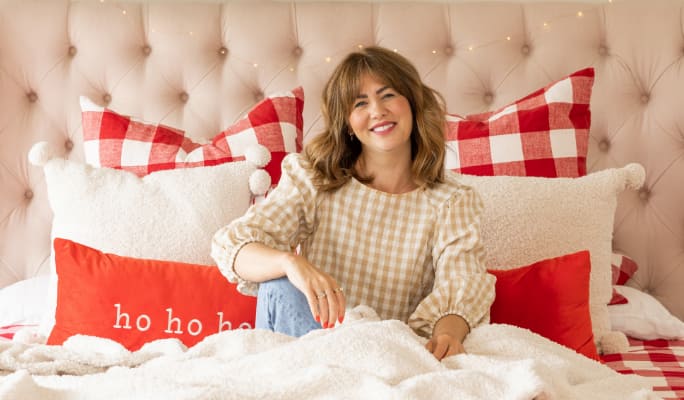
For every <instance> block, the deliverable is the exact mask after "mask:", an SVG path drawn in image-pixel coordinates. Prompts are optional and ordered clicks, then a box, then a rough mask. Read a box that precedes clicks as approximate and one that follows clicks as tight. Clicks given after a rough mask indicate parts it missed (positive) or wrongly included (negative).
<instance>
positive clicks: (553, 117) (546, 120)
mask: <svg viewBox="0 0 684 400" xmlns="http://www.w3.org/2000/svg"><path fill="white" fill-rule="evenodd" d="M593 83H594V70H593V68H586V69H583V70H580V71H577V72H575V73H573V74H570V75H569V76H567V77H565V78H563V79H560V80H558V81H556V82H553V83H551V84H549V85H547V86H545V87H544V88H541V89H539V90H537V91H535V92H533V93H530V94H529V95H527V96H525V97H523V98H521V99H519V100H516V101H515V102H513V103H510V104H508V105H505V106H503V107H501V108H499V109H497V110H495V111H490V112H486V113H482V114H474V115H468V116H466V117H462V116H459V115H456V114H448V115H447V157H446V167H447V168H448V169H451V170H454V171H456V172H461V173H464V174H470V175H486V176H492V175H513V176H539V177H551V178H555V177H579V176H584V175H586V173H587V168H586V157H587V150H588V141H589V127H590V123H591V111H590V109H589V101H590V98H591V92H592V86H593Z"/></svg>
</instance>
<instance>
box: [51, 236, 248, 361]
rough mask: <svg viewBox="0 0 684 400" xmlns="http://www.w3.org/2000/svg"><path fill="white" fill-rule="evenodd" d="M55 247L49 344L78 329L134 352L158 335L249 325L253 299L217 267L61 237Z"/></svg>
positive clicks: (191, 339)
mask: <svg viewBox="0 0 684 400" xmlns="http://www.w3.org/2000/svg"><path fill="white" fill-rule="evenodd" d="M54 250H55V264H56V267H57V274H58V276H59V283H58V288H57V311H56V313H55V320H56V322H55V326H54V328H53V329H52V332H51V333H50V336H49V338H48V342H47V343H48V344H57V345H58V344H62V343H63V342H64V341H65V340H66V339H68V338H69V337H71V336H72V335H76V334H82V335H91V336H98V337H104V338H109V339H113V340H115V341H117V342H119V343H121V344H122V345H123V346H125V347H126V348H127V349H129V350H132V351H133V350H137V349H139V348H140V347H141V346H142V345H144V344H145V343H147V342H150V341H152V340H155V339H161V338H178V339H179V340H181V341H182V342H183V343H184V344H185V345H186V346H192V345H193V344H195V343H197V342H199V341H200V340H202V339H203V338H204V337H205V336H208V335H211V334H213V333H217V332H220V331H224V330H229V329H239V328H247V329H250V328H252V327H253V326H254V313H255V310H256V298H255V297H251V296H243V295H241V294H240V293H238V292H237V290H236V288H235V285H234V284H231V283H229V282H228V281H227V280H226V278H225V277H224V276H223V275H221V273H220V272H219V270H218V268H217V267H215V266H204V265H194V264H185V263H179V262H169V261H156V260H147V259H136V258H131V257H121V256H117V255H114V254H105V253H102V252H100V251H98V250H95V249H93V248H90V247H86V246H83V245H81V244H78V243H75V242H72V241H70V240H66V239H60V238H57V239H55V242H54Z"/></svg>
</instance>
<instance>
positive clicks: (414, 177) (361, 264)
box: [212, 47, 494, 360]
mask: <svg viewBox="0 0 684 400" xmlns="http://www.w3.org/2000/svg"><path fill="white" fill-rule="evenodd" d="M443 103H444V102H443V100H442V98H441V96H440V95H439V94H438V93H437V92H435V91H434V90H432V89H430V88H429V87H427V86H426V85H425V84H423V83H422V81H421V79H420V76H419V74H418V72H417V71H416V69H415V67H414V66H413V65H412V64H411V63H410V62H409V61H408V60H407V59H406V58H404V57H403V56H401V55H399V54H397V53H396V52H392V51H390V50H387V49H383V48H380V47H368V48H365V49H363V50H361V51H358V52H355V53H352V54H350V55H349V56H347V57H346V58H345V59H344V60H343V61H342V63H341V64H340V65H339V66H337V68H336V69H335V71H334V72H333V74H332V77H331V78H330V80H329V81H328V83H327V85H326V86H325V88H324V91H323V103H322V114H323V118H324V119H325V124H326V129H325V131H324V132H322V133H321V134H320V135H317V136H316V137H315V138H313V139H312V140H311V141H310V142H309V143H308V144H307V146H306V148H305V151H304V153H303V154H291V155H288V156H287V157H286V158H285V159H284V160H283V163H282V169H283V175H282V178H281V180H280V182H279V185H278V187H277V188H276V189H275V190H274V191H273V192H272V193H271V194H269V196H268V197H267V198H266V200H265V201H263V202H262V203H260V204H258V205H256V206H253V207H252V208H251V209H250V210H249V211H248V212H247V213H246V214H245V216H243V217H242V218H239V219H237V220H235V221H234V222H232V223H231V224H229V225H228V226H226V227H224V228H222V229H221V230H219V231H218V232H217V233H216V235H215V237H214V239H213V243H212V256H213V257H214V259H215V260H216V262H217V264H218V265H219V268H220V269H221V271H222V272H223V274H224V275H225V276H226V277H227V278H228V280H230V281H231V282H238V290H240V291H241V292H242V293H245V294H252V295H254V294H257V297H258V299H257V316H256V327H257V328H266V329H271V330H275V331H277V332H282V333H286V334H289V335H292V336H300V335H302V334H304V333H306V332H308V331H310V330H312V329H316V328H321V327H323V328H330V327H333V326H334V325H335V324H336V322H338V321H339V322H342V320H343V319H344V314H345V309H346V307H347V306H350V307H351V306H356V305H359V304H365V305H368V306H371V307H373V308H374V309H375V310H376V312H377V313H378V315H379V316H380V317H381V318H383V319H399V320H402V321H404V322H407V323H408V324H409V326H411V328H413V329H414V330H415V331H416V332H417V333H418V334H420V335H422V336H425V337H427V338H429V340H428V342H427V344H426V348H427V349H428V351H430V352H432V353H433V354H434V355H435V357H436V358H437V359H439V360H441V359H442V358H444V357H446V356H450V355H453V354H457V353H461V352H463V351H464V349H463V345H462V343H463V340H464V338H465V336H466V335H467V334H468V332H469V330H470V328H471V327H474V326H476V325H478V324H480V323H484V322H488V320H489V307H490V305H491V303H492V301H493V298H494V278H493V277H492V276H491V275H488V274H487V273H486V270H485V268H484V263H483V260H484V251H483V248H482V245H481V242H480V231H479V220H480V211H481V209H482V204H481V200H480V198H479V197H478V196H477V195H476V193H474V192H473V190H472V189H471V188H469V187H467V186H465V185H462V184H460V183H459V182H458V179H457V175H456V174H454V173H452V172H450V171H445V170H444V153H445V142H444V128H445V120H444V115H445V110H444V107H443ZM295 248H299V251H298V252H295V251H294V249H295ZM257 288H258V289H257Z"/></svg>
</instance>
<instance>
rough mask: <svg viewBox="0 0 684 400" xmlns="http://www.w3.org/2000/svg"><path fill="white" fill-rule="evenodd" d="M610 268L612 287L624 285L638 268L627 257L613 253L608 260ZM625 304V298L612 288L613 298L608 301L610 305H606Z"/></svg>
mask: <svg viewBox="0 0 684 400" xmlns="http://www.w3.org/2000/svg"><path fill="white" fill-rule="evenodd" d="M610 268H611V272H612V279H613V286H615V285H624V284H625V283H627V281H628V280H629V279H630V278H631V277H632V275H634V273H635V272H636V271H637V269H639V266H638V265H637V263H636V262H634V260H632V259H631V258H629V257H628V256H626V255H624V254H621V253H616V252H613V254H612V256H611V260H610ZM627 302H628V301H627V298H626V297H625V296H623V295H621V294H620V293H618V292H617V290H615V288H613V297H612V298H611V299H610V303H608V304H611V305H612V304H626V303H627Z"/></svg>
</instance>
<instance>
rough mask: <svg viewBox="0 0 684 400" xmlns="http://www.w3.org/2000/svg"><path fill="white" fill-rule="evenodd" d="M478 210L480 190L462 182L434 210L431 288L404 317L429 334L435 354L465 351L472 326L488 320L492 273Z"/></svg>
mask: <svg viewBox="0 0 684 400" xmlns="http://www.w3.org/2000/svg"><path fill="white" fill-rule="evenodd" d="M482 210H483V204H482V200H481V199H480V196H479V195H478V194H477V193H476V192H475V191H474V190H473V189H472V188H470V187H467V186H461V187H459V188H458V190H455V192H454V194H453V196H452V197H451V199H449V200H448V202H447V203H446V204H445V205H444V207H442V210H441V211H440V212H439V213H438V215H437V221H439V224H438V226H437V227H436V228H435V235H434V238H433V249H432V259H433V266H434V283H433V287H432V292H431V293H429V294H428V295H427V296H426V297H425V298H424V299H423V300H422V301H421V302H420V303H419V304H418V307H417V308H416V310H415V312H414V313H413V314H412V315H411V317H410V318H409V321H408V323H409V326H411V328H413V329H414V330H415V331H416V332H418V333H419V334H421V335H423V336H425V337H428V338H430V340H429V341H428V343H427V344H426V348H427V349H428V350H429V351H430V352H432V353H433V354H434V355H435V357H437V359H439V360H441V359H442V358H444V357H446V356H449V355H453V354H458V353H461V352H463V351H464V350H463V341H464V339H465V337H466V335H467V334H468V333H469V332H470V329H471V328H474V327H476V326H477V325H479V324H480V323H486V322H488V321H489V308H490V307H491V304H492V302H493V301H494V282H495V278H494V276H493V275H490V274H488V273H487V270H486V269H485V263H484V262H485V259H484V258H485V252H484V247H483V245H482V241H481V238H480V235H481V233H480V215H481V213H482Z"/></svg>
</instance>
